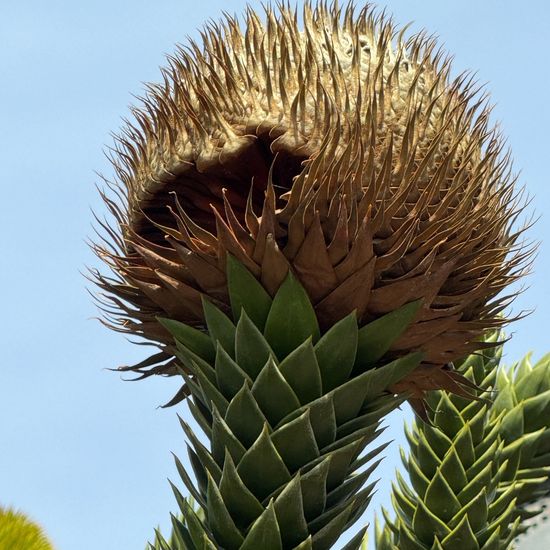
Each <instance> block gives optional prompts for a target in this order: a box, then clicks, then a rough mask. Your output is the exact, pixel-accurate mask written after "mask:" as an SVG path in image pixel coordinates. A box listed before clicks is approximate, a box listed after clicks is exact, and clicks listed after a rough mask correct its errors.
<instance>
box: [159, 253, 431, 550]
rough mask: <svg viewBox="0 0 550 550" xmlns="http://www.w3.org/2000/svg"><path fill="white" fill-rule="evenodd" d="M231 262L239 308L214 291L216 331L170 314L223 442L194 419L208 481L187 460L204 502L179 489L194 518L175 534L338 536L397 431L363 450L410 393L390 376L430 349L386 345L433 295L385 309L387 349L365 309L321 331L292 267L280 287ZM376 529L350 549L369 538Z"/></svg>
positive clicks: (285, 544)
mask: <svg viewBox="0 0 550 550" xmlns="http://www.w3.org/2000/svg"><path fill="white" fill-rule="evenodd" d="M228 275H229V277H228V283H229V285H228V286H229V290H230V294H231V300H232V305H233V316H234V319H230V318H229V317H227V316H226V315H225V314H224V313H223V312H221V311H220V310H218V309H217V308H216V307H215V306H214V305H212V304H211V303H209V302H206V301H205V302H204V303H203V306H204V310H205V318H206V319H207V324H208V326H207V333H206V332H203V331H199V330H197V329H193V328H190V327H185V326H184V325H181V324H180V323H177V322H173V321H163V324H164V326H165V327H166V328H168V329H169V330H170V331H171V333H172V334H173V335H174V337H175V339H176V343H177V348H178V358H179V360H180V361H181V362H182V364H183V366H185V370H186V371H188V372H190V373H191V376H190V375H188V374H186V373H185V372H184V370H183V369H182V375H183V376H185V377H186V381H187V384H188V387H189V388H190V391H191V394H192V395H191V398H190V411H191V413H192V415H193V416H194V418H195V420H196V421H197V423H198V425H199V426H201V427H202V428H203V430H204V432H205V434H206V436H207V438H208V440H209V443H210V448H207V447H206V446H205V445H204V444H203V443H201V441H200V440H199V438H198V437H197V436H196V434H194V433H193V431H192V429H191V428H190V426H189V425H188V424H187V423H186V422H184V421H183V420H182V427H183V429H184V431H185V433H186V435H187V437H188V439H189V441H190V445H189V456H190V462H191V465H192V467H193V471H194V476H195V478H196V485H195V484H194V483H193V481H192V480H191V477H190V475H189V474H188V473H187V472H186V471H185V470H184V468H183V467H182V466H181V463H179V461H177V465H178V470H179V473H180V476H181V478H182V481H183V482H184V484H185V485H186V487H187V489H188V490H189V492H190V493H191V495H193V497H194V498H195V500H196V501H197V503H198V504H199V506H201V507H202V509H203V514H204V515H203V517H200V516H199V515H198V514H197V513H196V512H194V511H193V510H192V509H191V508H190V507H189V506H188V505H187V504H186V502H185V499H183V497H181V494H180V493H179V491H178V490H177V489H175V492H176V498H177V500H178V502H179V505H180V509H181V512H182V514H183V516H184V518H185V519H184V520H183V521H179V523H177V522H176V521H175V528H174V536H175V537H179V539H178V540H180V539H181V540H182V541H183V543H182V544H183V545H184V546H183V547H184V548H186V549H189V550H198V549H199V548H200V549H202V548H211V547H221V548H224V549H227V550H236V549H244V550H246V549H258V548H266V549H267V548H269V549H270V550H277V549H281V550H286V549H295V550H298V549H300V550H302V549H308V548H310V549H312V550H313V549H314V550H323V549H329V548H331V547H332V546H333V544H334V542H335V541H336V540H337V539H338V538H339V536H340V535H341V534H342V533H343V532H344V531H345V530H346V529H347V528H348V527H350V526H351V525H352V524H353V523H354V522H355V521H356V520H357V519H358V518H359V517H360V516H361V514H362V513H363V512H364V510H365V509H366V507H367V505H368V503H369V501H370V498H371V495H372V491H373V488H374V483H368V481H369V478H370V475H371V473H372V471H373V469H374V468H375V467H376V465H377V463H378V462H377V457H378V455H379V454H380V453H381V451H382V450H383V449H384V448H385V445H380V446H378V447H377V448H374V449H372V450H370V449H369V452H367V453H366V454H365V453H364V452H363V451H365V449H366V447H367V446H368V445H369V444H371V443H373V442H374V441H375V439H376V438H377V436H378V435H379V434H380V433H381V431H382V430H381V429H380V422H381V419H382V418H383V417H384V416H385V415H386V414H387V413H388V412H390V411H391V410H393V409H394V408H395V407H397V406H398V405H399V404H400V403H401V402H402V400H401V399H399V398H397V397H395V396H394V395H392V394H390V393H388V392H386V391H385V390H386V389H387V388H388V386H390V385H392V384H394V383H395V382H396V381H399V380H400V379H402V378H403V377H404V376H406V375H407V374H409V373H410V372H412V370H413V369H414V368H416V367H417V366H418V365H419V364H420V361H421V359H422V356H421V354H420V353H414V354H410V355H407V356H405V357H401V358H398V359H395V360H393V361H390V360H389V359H387V360H385V361H384V355H385V352H386V351H387V350H388V349H389V347H390V345H391V344H392V342H393V341H394V340H395V339H396V338H398V337H399V335H400V334H401V333H402V331H403V330H405V329H406V327H407V319H408V320H410V319H411V318H412V316H413V315H414V311H416V309H418V306H419V304H407V305H406V306H405V307H404V308H403V313H402V315H401V316H400V315H399V313H397V314H396V313H395V312H394V313H392V316H391V318H389V319H388V320H387V322H386V323H385V324H384V325H380V323H378V325H379V327H380V328H379V337H380V342H381V343H380V342H378V346H377V348H376V349H374V350H373V349H372V348H371V346H369V342H371V341H372V339H373V334H372V327H369V325H366V326H365V327H363V328H362V329H359V328H358V325H357V320H356V318H355V314H354V313H352V314H350V315H348V316H347V317H345V318H343V319H341V320H340V321H339V322H337V323H336V324H335V325H334V326H332V328H331V329H330V330H328V331H326V332H325V333H324V334H322V335H321V334H320V331H319V327H318V325H317V319H316V317H315V314H314V311H313V308H312V306H311V303H310V301H309V299H308V297H307V294H306V293H305V291H304V290H303V288H302V287H301V286H300V284H299V283H298V282H297V280H296V279H295V278H294V277H293V276H292V274H291V273H290V272H289V274H288V275H287V277H286V279H285V280H284V282H283V283H282V285H281V287H280V288H279V290H278V292H277V293H276V295H275V297H274V298H273V300H272V301H271V299H265V295H263V294H260V296H259V297H258V293H261V291H260V290H259V289H258V287H257V285H258V283H256V282H255V279H254V278H253V277H250V276H249V274H248V273H247V272H246V269H245V268H243V266H241V265H240V264H238V263H237V262H235V261H234V260H232V259H231V258H229V261H228ZM251 296H254V297H255V298H254V301H253V304H250V297H251ZM176 526H177V528H176ZM192 530H194V533H195V534H193V533H192ZM178 533H179V535H178ZM197 533H198V534H197ZM363 535H364V531H363V532H361V533H359V535H358V536H356V537H355V538H354V539H353V540H352V541H351V542H350V543H349V544H348V546H346V550H352V549H358V548H360V547H361V544H362V540H363ZM157 538H158V537H157ZM158 540H161V542H160V543H159V544H161V545H162V544H164V545H165V546H164V547H163V546H159V548H165V547H166V548H170V549H171V550H174V548H177V549H178V550H179V547H177V546H176V547H173V546H170V544H168V543H166V542H165V541H162V539H158ZM167 544H168V546H166V545H167ZM212 545H213V546H212Z"/></svg>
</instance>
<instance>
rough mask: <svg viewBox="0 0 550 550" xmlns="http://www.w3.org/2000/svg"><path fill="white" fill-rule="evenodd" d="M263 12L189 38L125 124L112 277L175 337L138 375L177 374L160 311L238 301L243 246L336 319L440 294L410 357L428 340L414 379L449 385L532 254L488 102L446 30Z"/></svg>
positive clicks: (412, 332) (112, 305)
mask: <svg viewBox="0 0 550 550" xmlns="http://www.w3.org/2000/svg"><path fill="white" fill-rule="evenodd" d="M264 19H265V21H262V19H261V18H260V17H259V16H258V15H257V14H256V13H255V12H254V11H252V10H250V9H249V10H248V11H247V14H246V25H245V28H244V30H242V29H241V28H240V26H239V23H238V22H237V21H236V20H235V19H233V18H231V17H226V19H225V20H224V21H223V22H222V23H220V24H214V23H210V24H209V25H208V26H207V27H206V29H205V30H204V31H203V33H202V38H203V42H204V44H203V46H202V47H200V46H198V45H197V44H195V43H193V42H191V43H190V46H188V47H180V48H178V51H177V53H176V54H175V55H174V56H173V57H170V58H169V60H168V61H169V65H168V68H166V69H165V70H164V71H163V75H164V82H163V83H162V84H160V85H154V86H149V91H148V94H147V97H146V99H145V100H144V105H143V107H142V108H141V109H135V110H134V111H133V113H134V115H135V122H134V123H133V124H128V125H127V126H126V128H125V129H124V130H123V134H122V136H121V137H120V139H119V142H118V151H117V153H116V154H115V155H114V166H115V169H116V172H117V175H118V182H117V184H115V185H114V186H113V188H114V190H115V191H117V192H118V195H119V199H120V200H118V199H117V200H113V199H111V198H109V197H108V196H106V195H105V194H104V198H105V200H106V201H107V204H108V206H109V207H110V210H111V211H112V213H113V215H114V217H115V219H116V225H115V227H114V228H109V227H105V229H106V233H107V236H106V239H105V241H106V242H105V244H98V245H96V251H97V253H98V254H99V255H100V257H102V258H103V259H104V260H105V261H106V262H107V263H108V264H109V265H110V266H111V267H112V269H113V271H114V273H115V275H114V277H113V278H110V277H107V276H105V275H102V274H100V273H96V274H95V275H96V279H97V282H98V284H99V286H100V287H101V288H102V289H103V290H104V291H105V293H104V295H103V296H104V300H105V306H106V308H107V311H108V312H110V313H111V314H112V315H111V316H109V314H108V315H107V317H106V321H107V322H108V323H109V324H110V325H111V326H113V328H115V329H117V330H121V331H124V332H129V333H132V334H138V335H141V336H144V337H145V338H146V339H148V340H152V341H154V342H158V343H159V344H160V345H161V346H167V347H164V348H163V352H162V353H161V354H160V355H158V356H155V357H154V358H153V359H151V360H150V361H147V362H145V363H144V364H141V365H138V366H136V367H135V370H136V371H137V372H142V373H143V374H144V375H147V374H150V373H158V372H161V373H167V372H168V373H170V372H172V370H171V369H172V367H171V363H170V362H168V363H167V364H160V365H159V364H157V363H158V362H161V361H162V360H169V358H170V355H171V351H170V341H171V338H170V337H169V335H168V334H167V333H166V332H165V331H164V329H163V328H162V327H161V326H160V325H159V324H158V323H157V321H156V316H158V315H161V316H168V317H170V318H173V319H177V320H180V321H183V322H186V323H191V324H195V325H197V326H200V325H202V323H203V318H202V307H201V301H200V298H201V294H204V295H206V296H208V297H210V298H211V299H212V300H213V301H214V302H215V303H216V304H217V305H218V306H220V307H222V308H223V307H226V308H227V306H228V303H227V302H228V298H227V289H226V277H225V259H226V254H227V253H230V254H232V255H234V256H235V257H236V258H237V259H238V260H240V261H241V262H242V263H243V264H244V265H245V266H246V267H247V268H248V269H249V270H250V271H251V272H252V273H253V274H254V275H255V276H256V277H257V278H258V279H259V280H260V281H261V282H262V284H263V285H264V286H265V288H266V289H267V290H268V292H269V293H270V294H272V295H273V293H274V292H275V290H276V289H277V288H278V286H279V285H280V283H281V282H282V280H283V278H284V277H285V275H286V273H287V270H288V269H289V268H290V269H292V270H293V272H294V273H295V275H296V276H297V277H298V279H299V280H300V282H301V283H302V285H303V286H304V287H305V288H306V290H307V292H308V294H309V296H310V298H311V300H312V303H313V304H314V306H315V310H316V312H317V315H318V318H319V321H320V324H321V326H322V328H324V329H326V328H327V327H329V326H331V325H332V324H333V323H334V322H335V321H337V320H339V319H341V318H342V317H344V316H345V315H346V314H348V313H350V312H351V311H353V310H357V315H358V318H359V319H360V320H361V321H362V322H363V323H364V322H367V321H370V320H372V319H375V318H377V317H379V316H381V315H382V314H385V313H388V312H390V311H393V310H395V309H397V308H399V307H400V306H402V305H403V304H405V303H407V302H410V301H412V300H416V299H419V298H421V299H423V306H422V308H421V311H420V312H419V314H418V316H417V318H416V320H415V322H414V323H413V324H412V326H411V327H410V328H409V329H408V330H407V332H406V333H405V334H404V335H403V336H402V337H401V338H400V340H399V341H398V342H397V344H396V345H395V346H394V349H393V351H394V352H395V353H396V354H401V353H405V352H408V351H410V350H416V349H421V350H424V352H425V362H424V367H423V368H422V369H421V370H420V371H419V372H418V376H417V377H416V378H415V379H411V380H409V381H408V383H406V384H401V385H400V387H399V388H398V389H399V390H400V391H403V390H404V389H409V390H412V391H413V392H414V393H415V394H417V395H420V394H421V393H422V391H423V390H425V389H429V388H438V387H448V388H451V387H452V386H453V378H452V377H451V376H449V372H448V369H445V370H442V369H440V368H439V367H442V366H444V365H447V364H448V363H450V362H452V361H453V360H454V359H457V358H459V357H461V356H464V355H465V354H468V353H470V352H472V351H474V350H476V349H479V348H480V346H482V345H483V344H480V343H479V338H480V336H481V335H482V333H483V332H484V331H485V330H486V329H489V328H495V327H498V326H500V325H502V324H503V323H504V319H503V318H502V317H501V316H500V314H501V312H502V310H503V309H504V307H505V306H506V305H507V304H508V302H509V298H503V297H500V298H499V297H497V295H499V293H500V292H501V291H502V290H503V289H504V288H505V287H506V286H508V285H509V284H510V283H512V282H514V281H516V280H517V279H518V278H519V277H520V276H521V275H522V274H523V273H524V271H525V270H526V268H527V266H528V261H529V259H530V257H531V250H529V249H527V248H525V247H523V246H522V245H520V244H519V241H518V237H519V235H520V234H521V233H522V230H521V229H520V230H516V229H514V228H513V225H514V223H515V220H516V218H517V216H518V214H519V213H520V212H521V209H522V203H521V200H520V199H519V198H518V195H517V194H516V191H515V190H514V181H515V177H514V176H513V174H512V173H511V165H510V158H509V154H504V153H503V141H502V139H501V138H500V136H499V134H498V132H497V131H496V130H495V129H493V128H492V127H490V126H489V121H488V118H489V108H488V107H487V104H486V99H485V97H483V96H480V95H479V93H478V89H477V88H476V87H475V83H474V82H473V80H472V78H471V77H469V76H468V75H461V76H459V77H458V78H456V79H454V80H453V79H451V78H450V76H449V72H450V64H449V60H448V59H447V58H446V57H445V55H444V54H443V52H442V51H441V50H438V49H436V42H435V40H434V39H433V38H430V37H427V36H426V35H425V34H424V33H421V34H418V35H415V36H413V37H412V38H410V39H405V37H404V34H405V29H403V30H402V31H401V32H397V31H396V29H395V27H394V25H393V23H392V22H391V21H390V20H389V19H388V18H386V17H385V16H384V15H378V16H377V15H376V14H375V13H374V12H373V11H372V9H371V8H369V7H367V8H364V9H362V10H361V11H360V12H358V13H355V12H354V10H353V8H352V7H350V6H349V5H348V6H347V7H346V8H344V9H339V8H337V7H334V6H332V7H328V6H326V5H325V4H322V5H320V6H318V7H316V8H313V7H312V6H311V5H310V4H309V3H307V4H306V6H305V8H304V11H303V23H302V24H301V25H300V24H299V23H298V16H297V14H296V13H295V12H294V11H292V10H291V9H290V8H289V7H287V6H279V7H278V9H277V10H276V11H273V10H272V9H271V8H267V10H266V13H265V18H264ZM301 29H302V30H301ZM155 365H157V366H155Z"/></svg>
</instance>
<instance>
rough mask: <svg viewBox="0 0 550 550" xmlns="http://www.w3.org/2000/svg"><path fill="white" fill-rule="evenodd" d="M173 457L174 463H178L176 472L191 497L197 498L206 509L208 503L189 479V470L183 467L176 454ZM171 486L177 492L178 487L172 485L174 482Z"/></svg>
mask: <svg viewBox="0 0 550 550" xmlns="http://www.w3.org/2000/svg"><path fill="white" fill-rule="evenodd" d="M172 456H173V457H174V461H175V463H176V470H177V471H178V474H179V476H180V478H181V480H182V481H183V483H184V484H185V487H186V488H187V490H188V491H189V492H190V493H191V495H192V496H193V497H194V498H195V500H196V501H197V502H198V503H199V504H200V506H202V507H203V508H205V507H206V502H205V501H204V499H203V498H202V495H201V494H200V493H199V491H197V489H196V488H195V485H194V484H193V482H192V481H191V478H190V477H189V474H188V473H187V470H186V469H185V468H184V467H183V464H182V463H181V461H180V459H179V458H178V457H177V456H176V455H175V454H174V453H172ZM170 484H171V485H172V488H173V489H175V490H177V489H176V487H175V486H174V485H173V484H172V482H170ZM178 492H179V491H178ZM182 511H183V510H182Z"/></svg>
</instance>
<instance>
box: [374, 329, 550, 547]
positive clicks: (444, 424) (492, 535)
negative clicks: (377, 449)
mask: <svg viewBox="0 0 550 550" xmlns="http://www.w3.org/2000/svg"><path fill="white" fill-rule="evenodd" d="M497 337H498V335H497V334H492V335H491V336H490V337H489V338H488V339H489V340H492V341H496V338H497ZM499 361H500V349H498V348H497V349H496V350H494V349H493V350H492V351H485V352H483V354H479V355H472V356H470V357H468V358H467V359H466V360H465V361H463V362H461V363H460V364H459V365H457V366H458V369H459V370H460V371H461V372H462V373H464V374H465V376H466V377H467V378H468V379H469V380H470V381H471V382H473V383H474V384H476V385H478V386H479V387H480V388H481V389H482V390H483V392H484V393H482V394H481V395H480V397H478V399H477V400H475V401H470V400H467V399H464V398H461V397H458V396H453V395H449V394H447V393H446V392H433V394H432V395H431V396H430V398H429V400H428V404H429V405H430V407H431V413H430V421H431V423H423V422H420V421H416V422H415V423H414V424H413V427H412V429H411V430H410V431H407V432H406V433H407V439H408V442H409V444H410V451H409V455H408V456H406V455H405V453H404V452H403V451H402V458H403V462H404V465H405V469H406V470H407V473H408V475H409V478H410V485H409V484H408V483H407V482H406V481H405V480H404V479H403V477H402V476H401V475H400V474H399V473H398V474H397V480H396V483H395V484H394V485H393V491H392V504H393V508H394V511H395V513H396V518H395V519H393V520H392V519H390V517H389V514H388V512H386V510H383V516H384V519H385V525H384V526H383V527H382V526H381V525H380V524H379V523H378V522H377V525H376V547H377V549H378V550H395V549H399V550H423V549H432V550H435V549H440V550H454V549H457V550H465V549H470V548H471V549H480V550H489V549H495V550H500V549H502V550H505V549H508V548H510V547H511V545H512V542H513V539H514V538H515V537H516V536H517V535H518V534H520V533H521V532H522V531H524V529H525V527H524V526H523V524H522V521H523V520H524V519H525V518H527V517H529V516H530V515H533V514H534V513H537V512H538V510H537V509H535V510H532V509H529V508H528V506H527V505H528V504H529V503H532V502H533V501H536V500H537V499H538V498H541V497H542V496H544V495H546V494H547V486H546V485H545V484H544V482H545V480H546V479H547V476H548V473H549V472H550V468H548V466H550V460H549V458H550V455H549V453H548V452H549V450H550V449H548V447H547V441H548V435H547V434H549V433H550V431H549V429H548V419H549V416H548V413H549V412H550V392H549V391H548V389H550V385H549V382H550V370H549V368H548V365H549V358H548V356H547V357H546V358H545V359H543V360H542V361H541V362H539V363H538V364H537V365H535V367H531V365H530V363H529V358H528V357H527V358H526V359H524V360H523V361H522V362H520V363H519V364H518V365H516V366H515V367H513V368H512V369H511V370H510V372H508V373H507V372H506V371H505V370H503V369H502V368H500V369H499ZM493 390H497V392H496V393H493ZM487 397H494V399H493V400H488V399H487Z"/></svg>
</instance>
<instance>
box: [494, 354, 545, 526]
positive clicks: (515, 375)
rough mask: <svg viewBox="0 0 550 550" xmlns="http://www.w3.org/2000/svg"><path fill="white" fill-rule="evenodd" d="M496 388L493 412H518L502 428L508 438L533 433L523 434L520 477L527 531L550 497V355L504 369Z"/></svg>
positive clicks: (520, 507)
mask: <svg viewBox="0 0 550 550" xmlns="http://www.w3.org/2000/svg"><path fill="white" fill-rule="evenodd" d="M496 388H497V390H498V394H497V397H496V399H495V403H494V406H493V407H492V411H493V414H494V415H498V414H502V413H503V412H504V411H507V410H510V409H514V410H515V411H516V414H515V415H513V416H510V417H509V420H508V422H507V423H506V424H505V426H504V429H503V430H502V438H503V439H504V441H506V442H507V443H509V444H512V443H513V442H514V441H515V440H516V439H517V437H518V434H521V435H523V434H529V435H527V436H524V437H523V439H524V444H523V448H522V452H521V456H520V460H519V466H518V472H517V476H516V477H517V479H519V480H521V481H522V482H523V487H522V490H521V491H520V492H519V494H518V498H517V503H516V505H517V508H518V510H519V512H520V516H521V519H522V522H521V527H520V529H521V531H525V530H526V529H527V528H528V527H529V526H531V525H532V524H533V523H534V522H535V521H536V520H537V518H536V516H538V515H539V514H540V513H541V512H542V511H543V506H544V504H545V502H544V501H545V499H547V498H548V496H550V482H549V481H548V474H549V473H550V354H548V355H546V356H544V357H543V358H542V359H540V360H539V361H538V362H537V363H536V364H534V365H533V364H532V363H531V354H528V355H526V356H525V357H524V358H523V359H522V360H521V361H519V362H518V363H516V364H515V365H514V366H512V368H511V369H509V370H508V371H505V370H501V371H500V372H499V375H498V378H497V383H496Z"/></svg>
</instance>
